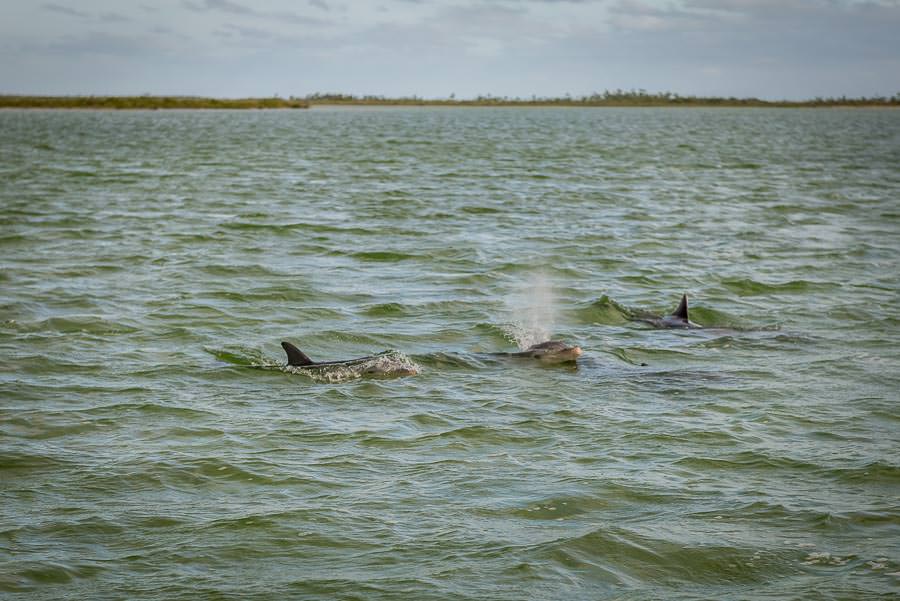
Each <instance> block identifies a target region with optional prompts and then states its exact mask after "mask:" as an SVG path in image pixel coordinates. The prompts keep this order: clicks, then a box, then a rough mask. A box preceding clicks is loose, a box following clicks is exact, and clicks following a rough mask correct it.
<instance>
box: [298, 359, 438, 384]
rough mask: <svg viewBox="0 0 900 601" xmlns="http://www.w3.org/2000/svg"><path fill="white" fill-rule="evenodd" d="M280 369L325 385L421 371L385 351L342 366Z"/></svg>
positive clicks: (410, 363) (411, 361)
mask: <svg viewBox="0 0 900 601" xmlns="http://www.w3.org/2000/svg"><path fill="white" fill-rule="evenodd" d="M282 369H283V370H284V371H286V372H288V373H292V374H301V375H304V376H307V377H308V378H309V379H311V380H313V381H314V382H320V383H326V384H333V383H337V382H347V381H349V380H357V379H359V378H362V377H376V378H378V377H382V378H390V377H400V376H411V375H414V374H417V373H420V372H421V371H422V368H421V367H420V366H419V365H418V364H416V363H415V362H414V361H413V360H412V359H410V358H409V357H407V356H406V355H404V354H403V353H401V352H399V351H385V352H383V353H378V354H377V355H373V356H372V357H369V358H367V359H365V360H363V361H354V362H352V363H348V364H342V365H323V366H315V365H311V366H290V365H283V364H282Z"/></svg>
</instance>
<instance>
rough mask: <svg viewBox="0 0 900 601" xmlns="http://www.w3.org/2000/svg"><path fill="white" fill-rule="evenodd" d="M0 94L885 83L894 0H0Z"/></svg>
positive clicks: (771, 88) (736, 91) (509, 92)
mask: <svg viewBox="0 0 900 601" xmlns="http://www.w3.org/2000/svg"><path fill="white" fill-rule="evenodd" d="M0 56H2V59H0V93H7V94H9V93H23V94H145V93H150V94H191V95H205V96H221V97H236V96H272V95H275V94H277V95H280V96H284V97H286V96H291V95H295V96H303V95H306V94H310V93H313V92H344V93H352V94H376V95H386V96H411V95H418V96H423V97H426V98H441V97H448V96H450V95H451V94H455V95H456V96H457V97H460V98H465V97H474V96H477V95H480V94H491V95H495V96H520V97H530V96H532V95H538V96H563V95H565V94H572V95H573V96H578V95H582V94H589V93H591V92H594V91H603V90H604V89H616V88H622V89H631V88H635V89H646V90H648V91H651V92H659V91H672V92H677V93H679V94H685V95H686V94H698V95H717V96H758V97H762V98H769V99H780V98H789V99H804V98H812V97H815V96H840V95H847V96H863V95H865V96H871V95H887V96H890V95H893V94H896V93H898V92H900V0H862V1H861V0H660V1H658V0H372V1H366V0H296V1H293V2H292V1H288V0H136V1H129V0H79V1H67V0H51V1H47V2H44V1H42V0H0Z"/></svg>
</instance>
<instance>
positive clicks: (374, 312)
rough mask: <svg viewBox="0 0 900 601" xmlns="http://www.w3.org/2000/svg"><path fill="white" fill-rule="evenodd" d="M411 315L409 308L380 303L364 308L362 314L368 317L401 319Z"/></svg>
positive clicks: (397, 304)
mask: <svg viewBox="0 0 900 601" xmlns="http://www.w3.org/2000/svg"><path fill="white" fill-rule="evenodd" d="M410 313H411V311H410V309H409V307H407V306H406V305H401V304H400V303H382V304H378V305H372V306H370V307H366V309H365V310H364V311H363V314H365V315H368V316H369V317H402V316H405V315H409V314H410Z"/></svg>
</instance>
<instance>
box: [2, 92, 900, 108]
mask: <svg viewBox="0 0 900 601" xmlns="http://www.w3.org/2000/svg"><path fill="white" fill-rule="evenodd" d="M315 106H323V107H324V106H348V107H350V106H384V107H416V106H420V107H539V108H549V107H612V108H622V107H648V108H654V107H730V108H884V107H895V108H896V107H900V94H897V95H895V96H893V97H875V98H865V97H860V98H846V97H840V98H815V99H812V100H800V101H793V100H760V99H758V98H733V97H729V98H719V97H698V96H678V95H676V94H671V93H663V94H647V93H644V92H620V91H618V92H613V93H610V92H605V93H604V94H595V95H592V96H584V97H578V98H572V97H565V98H537V97H534V98H530V99H522V98H508V97H494V96H480V97H478V98H474V99H456V98H448V99H427V98H418V97H415V96H414V97H404V98H387V97H383V96H353V95H346V94H313V95H310V96H306V97H304V98H295V97H290V98H286V99H285V98H279V97H272V98H236V99H227V98H204V97H195V96H25V95H0V108H7V109H9V108H22V109H86V110H130V109H131V110H133V109H140V110H157V109H163V110H170V109H214V110H216V109H230V110H234V109H244V110H246V109H307V108H310V107H315Z"/></svg>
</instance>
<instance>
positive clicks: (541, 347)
mask: <svg viewBox="0 0 900 601" xmlns="http://www.w3.org/2000/svg"><path fill="white" fill-rule="evenodd" d="M581 353H582V350H581V347H580V346H570V345H568V344H566V343H565V342H560V341H559V340H548V341H547V342H541V343H538V344H532V345H531V346H529V347H528V348H527V349H525V350H524V351H521V352H519V353H491V355H492V356H494V357H513V358H516V359H537V360H538V361H540V362H541V363H543V364H545V365H552V364H555V363H570V362H571V363H574V362H575V360H576V359H578V357H580V356H581Z"/></svg>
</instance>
